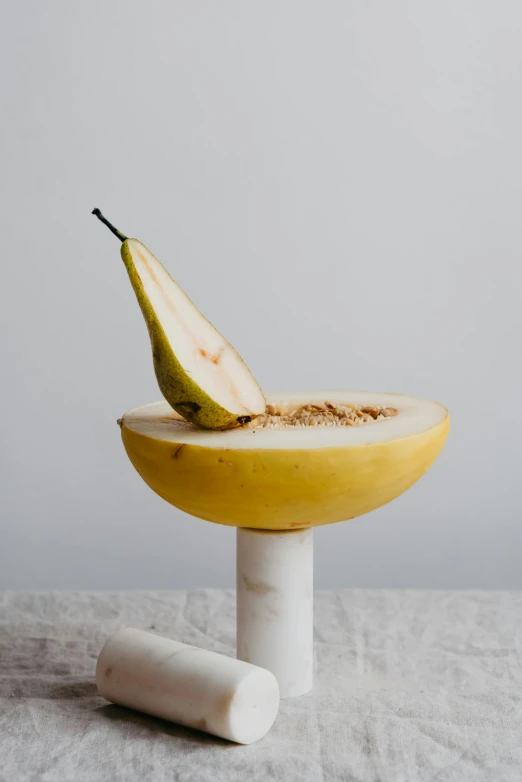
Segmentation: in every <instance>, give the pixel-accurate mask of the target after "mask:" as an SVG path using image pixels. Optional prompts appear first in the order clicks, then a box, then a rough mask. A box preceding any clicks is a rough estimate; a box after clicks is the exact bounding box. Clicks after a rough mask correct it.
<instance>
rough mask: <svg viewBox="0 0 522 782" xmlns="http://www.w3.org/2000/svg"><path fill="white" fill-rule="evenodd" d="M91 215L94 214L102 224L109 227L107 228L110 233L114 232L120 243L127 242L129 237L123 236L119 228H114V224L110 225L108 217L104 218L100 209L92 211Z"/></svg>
mask: <svg viewBox="0 0 522 782" xmlns="http://www.w3.org/2000/svg"><path fill="white" fill-rule="evenodd" d="M91 214H93V215H96V217H97V218H98V220H101V221H102V223H104V225H106V226H107V228H108V229H109V231H112V232H113V234H114V236H117V237H118V239H119V240H120V242H125V241H126V240H127V238H128V237H127V236H125V235H124V234H122V233H121V232H120V231H118V229H117V228H115V227H114V226H113V224H112V223H109V221H108V220H107V218H106V217H104V216H103V215H102V213H101V212H100V210H99V209H93V210H92V212H91Z"/></svg>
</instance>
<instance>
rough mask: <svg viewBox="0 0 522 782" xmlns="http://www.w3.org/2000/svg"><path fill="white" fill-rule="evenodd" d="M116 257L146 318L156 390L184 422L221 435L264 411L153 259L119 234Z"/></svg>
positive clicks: (231, 358) (254, 387) (226, 348)
mask: <svg viewBox="0 0 522 782" xmlns="http://www.w3.org/2000/svg"><path fill="white" fill-rule="evenodd" d="M94 213H95V214H96V215H97V216H98V217H99V218H100V219H101V220H102V222H104V223H105V224H107V225H108V226H109V227H110V229H111V230H112V231H113V233H115V234H116V235H117V236H118V238H119V239H120V240H121V241H122V246H121V256H122V259H123V262H124V264H125V267H126V269H127V272H128V275H129V279H130V282H131V284H132V287H133V289H134V292H135V294H136V297H137V299H138V303H139V305H140V308H141V311H142V313H143V316H144V318H145V322H146V324H147V328H148V331H149V336H150V340H151V345H152V353H153V363H154V371H155V373H156V378H157V381H158V385H159V387H160V390H161V392H162V394H163V396H164V397H165V399H166V400H167V402H168V403H169V405H170V406H171V407H172V408H174V410H175V411H176V412H178V413H179V414H180V415H181V416H182V417H183V418H184V419H186V420H187V421H190V422H192V423H193V424H195V425H196V426H198V427H202V428H204V429H211V430H212V429H226V428H228V427H233V426H235V425H239V424H242V423H245V422H247V421H249V420H251V419H252V418H254V417H256V416H258V415H261V414H262V413H263V412H264V411H265V399H264V397H263V394H262V391H261V389H260V387H259V385H258V384H257V382H256V380H255V379H254V377H253V376H252V374H251V372H250V370H249V369H248V367H247V366H246V364H244V362H243V361H242V359H241V358H240V356H239V355H238V353H237V352H236V351H235V350H234V348H233V347H232V346H231V345H230V344H229V343H228V342H227V340H226V339H225V338H224V337H222V336H221V334H220V333H219V332H218V331H217V330H216V329H215V328H214V327H213V326H212V324H211V323H209V321H208V320H206V318H205V317H204V316H203V315H202V314H201V313H200V312H199V310H198V309H197V308H196V307H195V306H194V304H193V303H192V301H191V300H190V299H189V298H188V296H187V295H186V294H185V293H184V292H183V291H182V290H181V288H180V287H179V285H178V284H177V283H176V282H175V281H174V280H173V279H172V277H171V276H170V275H169V274H168V272H167V271H166V270H165V269H164V267H163V266H162V265H161V263H160V262H159V261H158V260H157V258H155V257H154V255H153V254H152V253H151V252H150V251H149V250H148V249H147V248H146V247H145V245H144V244H142V243H141V242H140V241H138V240H137V239H128V238H127V237H125V236H123V235H122V234H120V233H119V232H118V231H117V230H116V229H114V227H113V226H111V225H110V223H108V221H107V220H106V219H105V218H104V217H103V215H101V213H100V212H99V210H94Z"/></svg>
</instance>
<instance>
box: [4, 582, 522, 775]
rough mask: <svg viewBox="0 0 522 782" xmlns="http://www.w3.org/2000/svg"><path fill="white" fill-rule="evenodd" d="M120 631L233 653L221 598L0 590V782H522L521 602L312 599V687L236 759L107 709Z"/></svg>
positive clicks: (400, 595)
mask: <svg viewBox="0 0 522 782" xmlns="http://www.w3.org/2000/svg"><path fill="white" fill-rule="evenodd" d="M124 626H131V627H138V628H142V629H147V630H152V631H154V632H156V633H159V634H161V635H165V636H168V637H171V638H176V639H178V640H181V641H184V642H187V643H190V644H195V645H198V646H202V647H204V648H207V649H212V650H215V651H218V652H223V653H225V654H233V651H234V637H235V598H234V593H233V592H232V591H226V590H199V591H192V592H183V591H178V592H112V593H106V592H98V593H97V592H78V593H65V592H56V593H16V592H12V593H4V594H3V595H1V598H0V780H2V782H3V781H4V780H5V782H25V780H27V781H29V780H30V781H31V782H37V781H39V780H42V781H43V782H62V781H63V782H65V781H67V782H69V781H70V782H95V781H96V782H98V781H101V780H103V781H104V782H105V780H107V781H108V782H120V781H121V782H134V780H136V782H138V780H139V782H146V781H147V780H152V782H164V781H165V782H167V781H168V782H170V780H176V782H203V781H205V782H206V780H209V781H212V782H265V780H267V781H268V780H278V782H279V781H281V782H293V781H294V780H295V781H296V782H297V780H303V781H304V782H316V780H317V782H341V781H342V782H352V781H354V782H355V780H357V781H359V780H361V782H392V781H393V782H397V781H400V782H403V781H404V782H410V780H411V782H423V781H424V780H441V781H442V780H443V781H444V782H453V781H454V780H455V781H456V780H459V782H460V780H464V781H465V782H479V780H480V782H486V780H487V781H488V782H489V780H491V782H521V780H522V593H516V592H439V591H392V590H382V591H380V590H375V591H374V590H339V591H335V592H318V593H316V603H315V641H316V646H315V653H316V684H315V688H314V690H313V692H312V693H310V694H309V695H306V696H304V697H302V698H297V699H295V700H286V701H282V703H281V709H280V713H279V716H278V718H277V720H276V723H275V725H274V727H273V728H272V730H271V731H270V733H269V734H268V735H267V736H266V737H265V738H264V739H262V740H261V741H259V742H258V743H256V744H252V745H250V746H246V747H244V746H237V745H234V744H231V743H228V742H226V741H223V740H221V739H217V738H214V737H212V736H208V735H206V734H203V733H198V732H196V731H191V730H189V729H185V728H181V727H179V726H177V725H173V724H171V723H167V722H163V721H161V720H157V719H154V718H152V717H148V716H145V715H142V714H139V713H136V712H132V711H129V710H126V709H124V708H120V707H117V706H113V705H110V704H108V703H107V702H106V701H104V700H103V699H102V698H100V697H99V696H98V695H97V692H96V687H95V683H94V671H95V662H96V657H97V655H98V653H99V651H100V649H101V647H102V645H103V643H104V642H105V640H106V639H107V637H108V636H109V635H110V634H111V633H112V632H113V631H115V630H116V629H118V628H120V627H124Z"/></svg>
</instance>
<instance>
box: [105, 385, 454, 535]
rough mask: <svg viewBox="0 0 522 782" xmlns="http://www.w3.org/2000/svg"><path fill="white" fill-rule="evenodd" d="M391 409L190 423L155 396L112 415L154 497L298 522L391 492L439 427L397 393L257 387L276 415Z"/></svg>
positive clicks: (433, 450)
mask: <svg viewBox="0 0 522 782" xmlns="http://www.w3.org/2000/svg"><path fill="white" fill-rule="evenodd" d="M325 400H328V401H329V402H330V403H331V404H332V405H333V406H334V407H335V408H342V407H345V406H347V407H350V406H354V407H357V408H372V407H373V408H376V409H377V410H380V409H385V410H388V411H393V413H394V414H393V415H391V416H389V417H388V416H386V417H382V418H378V419H377V420H373V418H371V416H368V419H369V420H368V421H367V422H364V423H361V425H357V426H336V425H330V424H329V423H325V424H324V425H322V426H319V425H317V426H307V425H299V426H288V427H283V428H279V429H278V428H271V426H270V425H269V426H266V425H263V426H256V425H255V422H253V423H252V428H246V427H243V428H238V429H231V430H228V431H223V432H208V431H202V430H201V429H197V428H196V427H194V426H192V425H191V424H189V423H187V422H186V421H183V420H182V419H181V418H179V417H178V416H176V414H175V413H173V412H172V411H171V410H169V407H168V405H166V404H165V403H164V402H159V403H155V404H151V405H145V406H144V407H139V408H136V409H135V410H131V411H130V412H128V413H126V414H125V415H124V416H123V418H122V419H121V421H120V423H121V429H122V437H123V443H124V446H125V449H126V451H127V454H128V456H129V458H130V460H131V462H132V464H133V465H134V467H135V468H136V470H137V471H138V473H139V474H140V475H141V477H142V478H143V479H144V480H145V482H146V483H147V484H148V485H149V486H150V488H151V489H153V490H154V491H155V492H156V493H157V494H159V495H160V496H161V497H163V499H165V500H167V502H170V503H171V504H172V505H175V506H176V507H178V508H181V509H182V510H184V511H186V512H187V513H190V514H192V515H193V516H199V517H200V518H202V519H207V520H208V521H213V522H217V523H219V524H227V525H232V526H237V527H252V528H257V529H279V530H286V529H298V528H305V527H310V526H317V525H322V524H331V523H333V522H337V521H343V520H345V519H349V518H354V517H356V516H360V515H362V514H363V513H368V512H369V511H372V510H374V509H375V508H378V507H380V506H381V505H384V504H386V503H387V502H390V501H391V500H393V499H395V497H398V496H399V495H400V494H402V493H403V492H404V491H406V489H408V488H409V487H410V486H412V485H413V484H414V483H415V482H416V481H417V480H418V479H419V478H420V477H421V476H422V475H423V474H424V473H425V472H426V470H428V468H429V467H430V466H431V465H432V464H433V462H434V461H435V459H436V457H437V456H438V454H439V453H440V451H441V449H442V447H443V445H444V443H445V441H446V437H447V434H448V430H449V414H448V411H447V410H446V409H445V408H444V407H443V406H442V405H440V404H438V403H437V402H431V401H425V400H422V399H417V398H415V397H410V396H404V395H401V394H385V393H371V392H364V391H337V392H336V391H320V392H297V393H280V394H269V395H267V402H268V409H269V410H270V409H275V411H276V412H278V413H282V414H286V413H288V412H289V411H292V410H295V409H296V408H298V407H300V406H303V405H310V404H312V405H313V404H316V405H324V403H325Z"/></svg>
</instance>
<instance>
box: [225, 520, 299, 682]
mask: <svg viewBox="0 0 522 782" xmlns="http://www.w3.org/2000/svg"><path fill="white" fill-rule="evenodd" d="M237 657H238V659H240V660H244V661H245V662H250V663H253V664H254V665H259V666H260V667H262V668H266V669H268V670H269V671H271V672H272V673H273V674H274V676H275V677H276V679H277V681H278V683H279V689H280V692H281V697H282V698H293V697H296V696H298V695H304V693H306V692H308V691H309V690H310V689H311V688H312V685H313V530H312V529H311V528H310V529H301V530H296V531H289V532H276V531H267V530H254V529H245V528H238V530H237Z"/></svg>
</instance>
